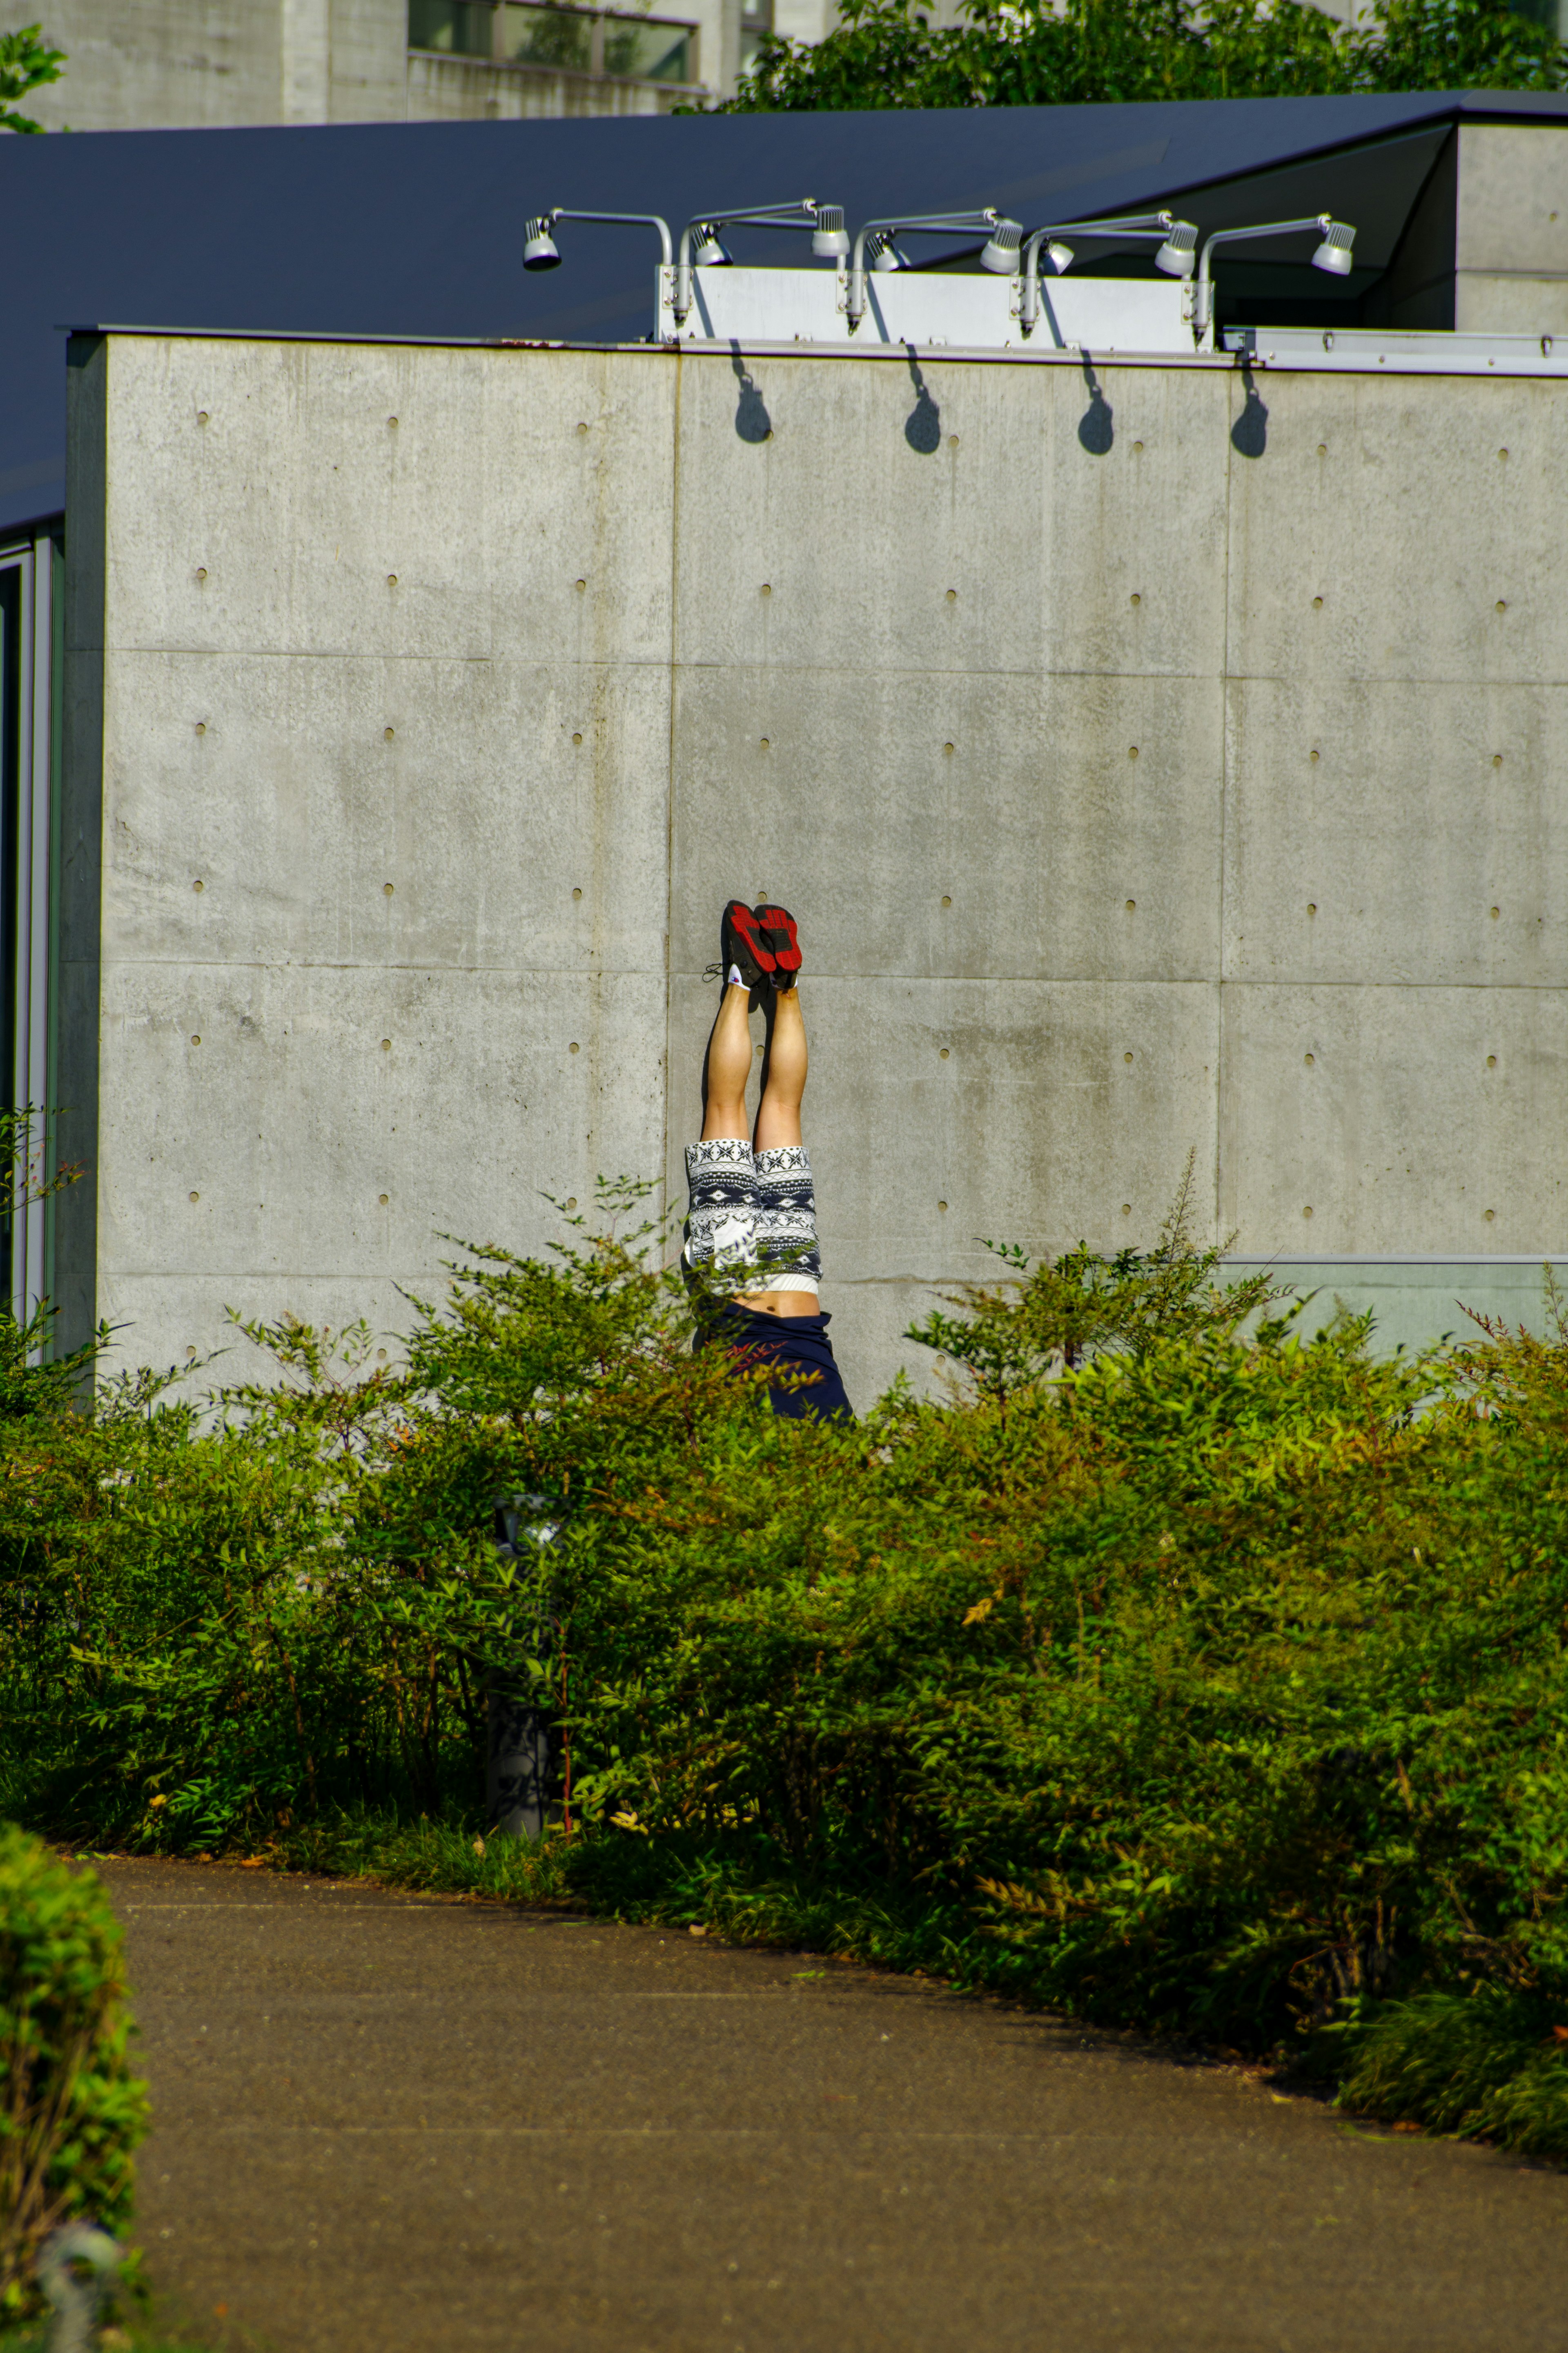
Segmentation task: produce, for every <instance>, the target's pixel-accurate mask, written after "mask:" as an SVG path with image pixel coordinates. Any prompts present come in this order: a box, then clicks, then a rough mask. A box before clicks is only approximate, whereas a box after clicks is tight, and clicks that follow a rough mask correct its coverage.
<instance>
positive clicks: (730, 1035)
mask: <svg viewBox="0 0 1568 2353" xmlns="http://www.w3.org/2000/svg"><path fill="white" fill-rule="evenodd" d="M746 1006H747V996H746V991H745V990H744V989H743V988H735V987H731V988H726V989H725V991H724V994H723V997H721V1000H720V1005H719V1014H718V1018H717V1019H716V1020H715V1022H714V1024H713V1034H712V1036H711V1037H710V1039H709V1040H708V1062H707V1069H706V1078H707V1086H708V1105H707V1110H706V1112H705V1113H704V1115H703V1121H702V1141H703V1143H704V1144H712V1143H715V1142H717V1141H718V1140H719V1138H721V1136H729V1135H734V1136H744V1135H749V1134H750V1133H751V1129H750V1126H749V1124H748V1123H747V1119H746V1081H747V1079H748V1077H749V1076H750V1075H751V1069H752V1032H751V1029H750V1026H749V1024H748V1022H747V1018H746ZM804 1042H805V1033H804V1031H803V1032H802V1043H803V1046H804ZM798 1140H799V1137H798V1113H797V1135H796V1141H797V1142H798Z"/></svg>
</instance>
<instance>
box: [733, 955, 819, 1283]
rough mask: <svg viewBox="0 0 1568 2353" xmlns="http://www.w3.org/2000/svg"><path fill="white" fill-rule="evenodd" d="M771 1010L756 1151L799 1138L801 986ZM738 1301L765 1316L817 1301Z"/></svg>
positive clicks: (781, 992) (779, 999) (802, 1071)
mask: <svg viewBox="0 0 1568 2353" xmlns="http://www.w3.org/2000/svg"><path fill="white" fill-rule="evenodd" d="M805 1062H806V1054H805V1015H804V1014H803V1013H802V1011H801V1009H800V991H799V990H798V989H797V988H786V989H780V990H779V992H778V994H777V995H776V996H775V997H774V998H773V1023H772V1026H771V1029H770V1031H769V1036H768V1051H767V1061H766V1063H765V1065H764V1068H765V1070H766V1074H767V1075H766V1080H765V1083H764V1084H763V1100H762V1102H761V1103H760V1104H759V1105H758V1108H757V1132H756V1134H755V1135H754V1136H753V1138H752V1144H753V1145H754V1146H755V1149H756V1150H757V1151H758V1152H777V1151H778V1150H779V1149H780V1148H781V1147H782V1146H783V1145H786V1144H799V1143H801V1142H802V1141H803V1138H802V1136H801V1132H800V1099H801V1097H802V1095H804V1094H805ZM742 1304H744V1305H745V1306H747V1307H758V1308H761V1309H763V1312H764V1313H765V1314H769V1315H815V1314H817V1313H818V1311H819V1309H820V1307H821V1304H822V1303H821V1301H820V1300H819V1299H818V1298H817V1296H816V1293H815V1292H814V1291H765V1292H761V1293H753V1294H752V1296H751V1297H750V1298H748V1299H747V1300H745V1301H744V1302H743V1303H742Z"/></svg>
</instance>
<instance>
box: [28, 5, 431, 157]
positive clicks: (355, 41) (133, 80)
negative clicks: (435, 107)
mask: <svg viewBox="0 0 1568 2353" xmlns="http://www.w3.org/2000/svg"><path fill="white" fill-rule="evenodd" d="M42 17H43V27H44V32H45V34H46V35H47V37H48V39H49V40H51V41H52V42H53V43H54V44H55V46H56V47H58V48H61V49H63V50H64V51H65V52H66V55H67V58H68V60H69V62H68V65H67V67H66V69H65V71H64V74H63V75H62V77H61V79H59V80H58V82H54V83H51V84H49V85H48V86H47V88H45V89H43V90H37V91H36V92H35V93H34V94H33V96H32V97H31V98H30V99H29V100H28V103H27V109H26V111H27V112H28V113H30V114H31V115H32V116H33V117H34V118H35V119H36V120H37V121H39V122H41V123H42V124H43V125H44V127H45V129H46V130H49V131H55V130H59V129H61V128H62V127H63V126H64V125H66V124H69V126H70V127H71V129H72V130H73V131H125V130H143V129H160V130H161V129H169V130H189V129H195V128H208V129H210V128H216V127H221V126H224V125H227V124H242V123H262V122H332V121H340V122H383V121H401V120H402V119H403V116H404V113H405V88H404V83H405V61H406V56H407V47H408V39H407V27H408V11H407V0H50V5H49V6H48V7H47V8H46V9H44V10H43V11H42Z"/></svg>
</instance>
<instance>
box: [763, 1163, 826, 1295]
mask: <svg viewBox="0 0 1568 2353" xmlns="http://www.w3.org/2000/svg"><path fill="white" fill-rule="evenodd" d="M754 1158H755V1161H756V1168H757V1211H756V1219H757V1257H758V1259H759V1261H761V1263H762V1264H763V1266H765V1267H767V1268H769V1269H770V1270H771V1272H770V1277H769V1280H768V1281H767V1282H764V1283H763V1290H764V1291H820V1289H821V1286H822V1251H821V1250H820V1249H819V1247H818V1245H817V1240H816V1193H815V1191H814V1190H813V1188H812V1182H811V1155H810V1153H809V1152H807V1150H806V1148H805V1145H804V1144H781V1145H777V1146H775V1148H774V1149H773V1151H771V1152H759V1153H757V1154H755V1155H754Z"/></svg>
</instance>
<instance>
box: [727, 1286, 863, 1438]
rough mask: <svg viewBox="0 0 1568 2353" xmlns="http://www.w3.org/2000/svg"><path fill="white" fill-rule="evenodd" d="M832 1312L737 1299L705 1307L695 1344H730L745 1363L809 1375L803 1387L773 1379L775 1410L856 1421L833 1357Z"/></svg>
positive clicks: (797, 1416)
mask: <svg viewBox="0 0 1568 2353" xmlns="http://www.w3.org/2000/svg"><path fill="white" fill-rule="evenodd" d="M832 1321H833V1318H832V1316H831V1315H820V1314H819V1315H768V1314H764V1313H763V1311H762V1310H761V1309H760V1308H756V1307H742V1306H741V1305H740V1304H739V1303H738V1302H737V1301H735V1300H733V1299H725V1300H721V1301H717V1302H715V1303H713V1304H712V1305H711V1306H707V1307H704V1308H703V1310H702V1312H701V1320H700V1323H699V1324H698V1327H697V1337H696V1339H695V1340H694V1341H693V1342H692V1344H691V1345H692V1346H693V1347H694V1348H712V1347H719V1348H729V1349H731V1351H732V1352H733V1353H734V1354H735V1355H736V1356H741V1357H742V1358H743V1359H744V1360H745V1362H746V1363H748V1364H752V1365H777V1366H779V1367H780V1368H781V1369H782V1370H784V1371H786V1372H789V1373H793V1374H802V1373H806V1374H809V1375H810V1376H811V1377H810V1379H809V1380H808V1381H803V1382H802V1383H801V1385H800V1386H799V1388H795V1387H794V1386H792V1387H790V1388H783V1387H781V1386H779V1385H778V1384H776V1383H772V1382H770V1384H769V1388H768V1394H769V1396H770V1397H771V1398H772V1399H773V1411H774V1412H775V1413H780V1414H783V1415H784V1417H785V1419H787V1420H790V1421H853V1420H854V1419H855V1410H854V1408H853V1407H852V1406H851V1404H850V1402H849V1400H848V1398H847V1397H846V1396H845V1394H844V1383H843V1380H842V1378H841V1377H840V1375H839V1371H838V1366H837V1365H836V1364H835V1362H834V1360H833V1343H832V1341H831V1340H830V1339H829V1338H828V1336H827V1327H828V1325H829V1324H831V1323H832Z"/></svg>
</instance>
